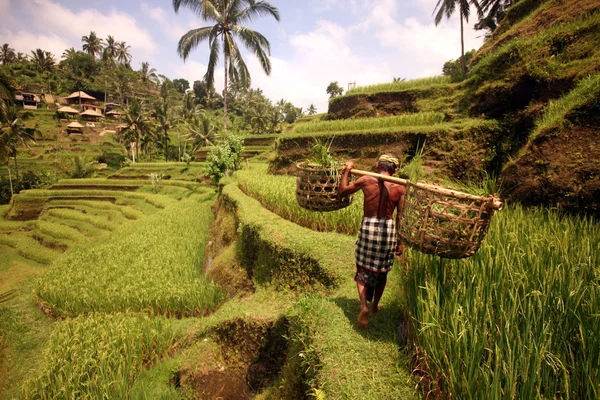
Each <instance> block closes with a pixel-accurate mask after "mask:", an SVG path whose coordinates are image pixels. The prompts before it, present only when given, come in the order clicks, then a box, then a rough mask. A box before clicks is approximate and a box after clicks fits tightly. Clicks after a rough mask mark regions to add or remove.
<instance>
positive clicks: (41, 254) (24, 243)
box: [0, 232, 60, 264]
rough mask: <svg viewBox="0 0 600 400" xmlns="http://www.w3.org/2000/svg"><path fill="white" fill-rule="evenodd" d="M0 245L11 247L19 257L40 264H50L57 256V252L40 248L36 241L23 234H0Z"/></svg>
mask: <svg viewBox="0 0 600 400" xmlns="http://www.w3.org/2000/svg"><path fill="white" fill-rule="evenodd" d="M0 245H5V246H8V247H12V248H14V249H16V250H17V252H18V253H19V255H20V256H22V257H24V258H27V259H29V260H33V261H35V262H38V263H40V264H50V263H51V262H52V261H54V260H56V259H57V258H58V256H59V254H60V253H59V252H57V251H54V250H51V249H49V248H47V247H44V246H42V245H41V244H40V243H39V242H38V241H37V240H35V239H34V238H32V237H31V236H30V235H27V234H25V233H20V232H18V233H12V234H10V235H6V234H0Z"/></svg>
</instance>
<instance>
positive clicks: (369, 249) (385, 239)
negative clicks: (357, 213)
mask: <svg viewBox="0 0 600 400" xmlns="http://www.w3.org/2000/svg"><path fill="white" fill-rule="evenodd" d="M396 243H397V239H396V224H395V223H394V220H393V219H387V218H377V217H366V218H363V220H362V224H361V226H360V232H359V234H358V240H357V241H356V265H358V266H359V267H362V268H366V269H368V270H371V271H374V272H387V271H389V270H391V269H392V265H394V254H395V251H396Z"/></svg>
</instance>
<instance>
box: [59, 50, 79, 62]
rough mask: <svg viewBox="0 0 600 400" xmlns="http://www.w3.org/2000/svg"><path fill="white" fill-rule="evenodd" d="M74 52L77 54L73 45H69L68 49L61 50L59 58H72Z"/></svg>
mask: <svg viewBox="0 0 600 400" xmlns="http://www.w3.org/2000/svg"><path fill="white" fill-rule="evenodd" d="M75 54H77V50H75V48H74V47H71V48H70V49H66V50H65V51H63V53H62V57H61V58H62V59H63V60H68V59H70V58H73V56H75Z"/></svg>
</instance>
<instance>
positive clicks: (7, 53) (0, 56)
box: [0, 43, 17, 65]
mask: <svg viewBox="0 0 600 400" xmlns="http://www.w3.org/2000/svg"><path fill="white" fill-rule="evenodd" d="M16 58H17V54H16V53H15V49H13V48H11V47H10V46H9V45H8V43H4V44H3V45H2V47H0V61H1V62H2V65H6V64H10V63H12V62H14V61H15V59H16Z"/></svg>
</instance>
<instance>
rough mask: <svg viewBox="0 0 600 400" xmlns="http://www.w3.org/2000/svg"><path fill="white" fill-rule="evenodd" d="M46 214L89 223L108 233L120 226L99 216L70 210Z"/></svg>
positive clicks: (64, 209)
mask: <svg viewBox="0 0 600 400" xmlns="http://www.w3.org/2000/svg"><path fill="white" fill-rule="evenodd" d="M46 214H48V215H49V216H51V217H54V218H61V219H62V218H64V219H71V220H75V221H81V222H87V223H88V224H92V225H93V226H95V227H96V228H100V229H104V230H106V231H114V230H115V229H116V228H117V226H118V224H115V223H114V222H112V221H109V220H108V219H107V218H104V217H101V216H98V215H89V214H87V213H83V212H82V211H79V210H72V209H69V208H52V209H50V210H48V211H46Z"/></svg>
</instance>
